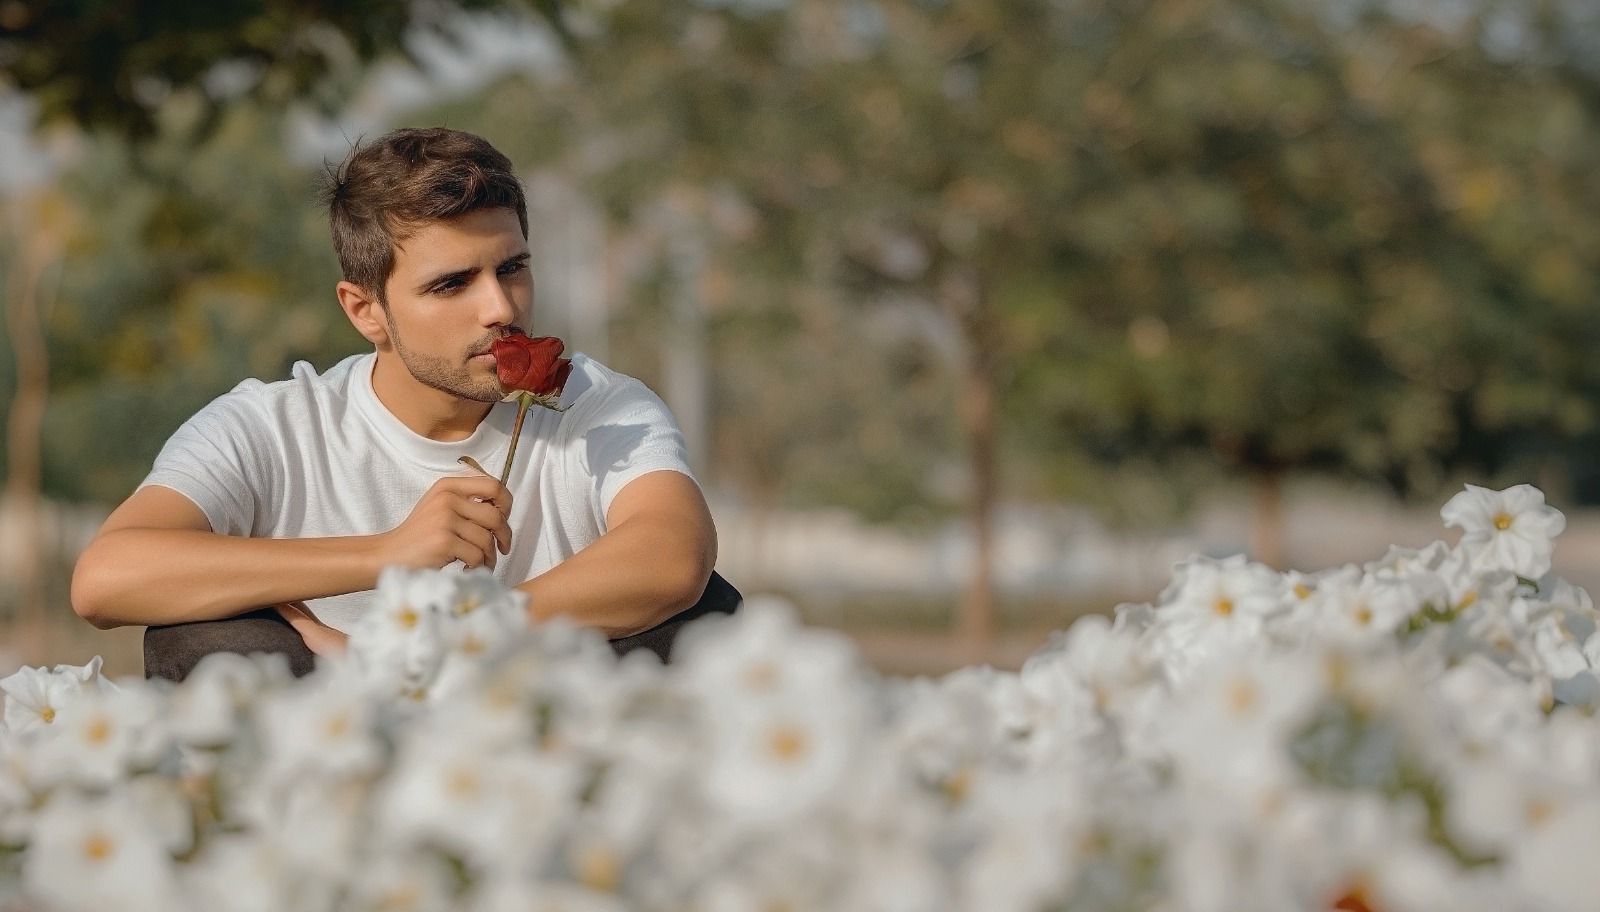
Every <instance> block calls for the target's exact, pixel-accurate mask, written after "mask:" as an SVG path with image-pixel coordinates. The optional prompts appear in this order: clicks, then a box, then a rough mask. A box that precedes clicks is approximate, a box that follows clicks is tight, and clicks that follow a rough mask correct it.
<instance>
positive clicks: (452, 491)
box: [376, 475, 511, 569]
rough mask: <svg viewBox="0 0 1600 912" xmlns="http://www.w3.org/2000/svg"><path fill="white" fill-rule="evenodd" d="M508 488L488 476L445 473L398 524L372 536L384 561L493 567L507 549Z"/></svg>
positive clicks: (424, 565)
mask: <svg viewBox="0 0 1600 912" xmlns="http://www.w3.org/2000/svg"><path fill="white" fill-rule="evenodd" d="M510 515H511V492H510V491H508V490H506V487H505V485H502V484H501V483H500V482H499V480H498V479H495V478H490V477H488V476H486V475H448V476H446V477H444V478H441V479H439V480H438V481H436V482H434V483H433V487H431V488H429V489H428V490H427V493H425V494H423V495H422V499H421V500H419V501H417V505H416V506H415V507H412V508H411V515H410V516H407V517H406V518H405V520H404V521H403V522H401V523H400V525H398V526H395V527H394V528H393V529H390V530H389V531H388V532H385V533H383V534H381V535H378V536H377V537H376V539H377V545H378V549H379V552H380V553H381V555H382V556H383V563H385V564H403V565H404V566H407V567H414V568H422V569H437V568H439V567H443V566H445V565H446V564H449V563H450V562H451V561H460V562H461V563H462V564H464V565H466V566H467V567H468V568H469V569H470V568H472V567H488V568H490V569H493V568H494V563H495V558H496V552H497V551H498V552H499V553H500V554H509V553H511V526H510V524H508V523H507V522H506V519H507V517H509V516H510Z"/></svg>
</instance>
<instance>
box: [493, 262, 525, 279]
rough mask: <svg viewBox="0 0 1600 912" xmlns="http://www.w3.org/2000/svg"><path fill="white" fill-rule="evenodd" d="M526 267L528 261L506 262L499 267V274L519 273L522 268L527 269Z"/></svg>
mask: <svg viewBox="0 0 1600 912" xmlns="http://www.w3.org/2000/svg"><path fill="white" fill-rule="evenodd" d="M527 268H528V263H527V261H526V260H517V261H516V262H514V263H507V264H505V265H504V266H501V267H500V274H501V275H516V274H517V273H519V272H521V271H522V270H524V269H527Z"/></svg>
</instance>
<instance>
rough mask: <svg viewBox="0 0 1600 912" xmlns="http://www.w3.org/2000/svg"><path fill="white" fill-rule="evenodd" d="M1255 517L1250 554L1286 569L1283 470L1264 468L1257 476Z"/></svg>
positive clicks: (1263, 561)
mask: <svg viewBox="0 0 1600 912" xmlns="http://www.w3.org/2000/svg"><path fill="white" fill-rule="evenodd" d="M1253 487H1254V493H1255V497H1254V501H1255V517H1254V520H1253V522H1252V523H1251V525H1250V554H1251V556H1252V557H1254V558H1255V559H1256V560H1258V561H1260V562H1261V563H1263V564H1266V565H1267V566H1269V567H1271V568H1272V569H1274V570H1283V569H1285V566H1284V558H1285V547H1284V540H1283V537H1284V522H1283V472H1282V471H1281V470H1278V469H1261V470H1258V471H1257V472H1256V473H1255V476H1254V479H1253Z"/></svg>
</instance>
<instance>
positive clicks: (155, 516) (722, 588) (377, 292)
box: [72, 129, 738, 678]
mask: <svg viewBox="0 0 1600 912" xmlns="http://www.w3.org/2000/svg"><path fill="white" fill-rule="evenodd" d="M324 197H325V201H326V203H327V206H328V211H329V221H330V225H331V229H332V235H333V244H334V249H335V251H336V252H337V254H338V257H339V264H340V268H341V270H342V272H343V280H342V281H340V282H339V283H338V284H337V286H336V287H335V295H336V297H337V298H338V302H339V306H340V307H341V308H342V309H343V311H344V313H345V316H346V317H348V318H349V320H350V322H351V324H352V325H354V326H355V328H356V330H357V331H358V332H360V333H361V335H362V336H363V337H364V338H366V339H367V340H368V341H369V342H371V343H372V346H373V351H372V352H371V353H367V354H362V355H353V356H351V357H349V358H346V359H345V360H343V361H341V362H339V363H338V364H337V365H335V366H333V367H332V368H331V369H329V370H328V371H327V372H326V373H324V374H321V375H320V376H319V375H318V374H317V373H316V372H315V371H314V370H313V369H312V368H311V367H310V365H307V364H304V363H301V364H297V365H295V368H294V371H293V377H292V378H291V379H289V380H284V381H279V382H275V383H262V382H260V381H257V380H247V381H245V382H243V383H241V384H240V385H239V386H238V387H236V388H235V389H234V390H233V391H232V392H229V393H227V394H226V395H224V396H221V397H220V398H218V399H216V400H215V401H213V402H212V403H211V404H210V405H208V406H207V407H206V408H205V409H203V410H202V411H201V412H199V413H198V414H196V415H195V416H194V417H193V418H191V419H190V420H189V421H188V422H187V423H185V424H184V425H183V427H181V428H180V429H179V430H178V432H177V433H176V434H174V435H173V437H172V438H171V440H169V441H168V443H167V445H166V447H165V448H164V449H163V450H162V452H161V454H160V455H159V456H158V457H157V459H156V463H155V466H154V468H153V469H152V470H151V472H150V475H149V476H148V477H147V478H146V479H145V482H144V484H143V485H141V486H140V487H139V489H138V490H136V491H135V492H134V493H133V494H132V495H131V496H130V497H129V498H128V499H127V501H125V502H124V503H123V504H122V505H121V506H120V507H118V508H117V509H116V510H115V511H114V512H113V513H112V514H111V516H110V517H109V518H108V519H107V520H106V522H105V525H104V526H103V527H101V529H100V531H99V532H98V533H97V534H96V536H95V538H94V539H93V540H92V541H91V542H90V544H89V546H88V547H87V548H86V549H85V551H84V553H83V555H82V556H81V557H80V558H79V561H78V564H77V567H76V569H75V571H74V573H73V580H72V602H73V607H74V610H76V611H77V613H78V614H79V615H80V616H82V617H84V618H85V619H87V620H88V621H90V622H91V623H93V624H94V625H95V626H97V627H102V628H107V627H115V626H121V625H125V624H143V625H150V626H151V628H152V629H151V630H150V631H148V632H147V636H146V662H147V669H146V672H147V674H160V675H162V676H167V677H176V678H181V677H182V676H183V675H184V674H186V673H187V670H188V668H189V667H191V666H192V664H193V663H194V662H195V661H197V660H198V658H199V656H200V655H202V654H204V653H206V652H210V651H215V650H217V649H226V650H228V651H235V652H248V651H252V650H254V649H257V648H260V649H266V650H267V651H274V650H278V651H286V652H289V653H290V654H291V662H292V664H293V665H294V666H295V669H296V671H297V673H303V672H304V671H306V670H309V667H310V664H311V661H310V654H311V653H315V654H330V653H335V652H338V651H340V650H342V648H343V643H344V639H345V631H347V630H348V629H349V628H350V626H351V625H352V624H353V623H354V622H355V621H356V620H357V619H358V618H359V617H360V616H361V615H362V613H363V612H364V611H365V610H366V609H367V607H368V605H369V604H370V602H371V599H372V593H371V591H370V590H372V588H373V587H374V586H375V585H376V580H377V576H378V572H379V571H380V570H381V569H382V568H383V567H385V566H388V565H391V564H400V565H404V566H407V567H428V568H440V567H446V566H449V565H452V564H459V565H462V566H465V567H469V568H470V567H488V568H490V569H491V570H493V571H494V573H495V574H496V576H497V577H499V579H500V580H501V581H502V582H504V583H506V584H507V585H509V586H515V587H517V588H519V589H521V590H522V591H524V592H526V593H527V595H528V611H529V614H530V615H531V617H532V618H533V619H534V620H540V619H544V618H548V617H550V616H552V615H554V614H558V613H560V614H566V615H569V616H571V617H572V618H573V619H574V620H576V621H577V622H579V623H582V624H586V625H590V626H593V627H596V628H599V629H600V630H601V631H603V632H604V633H605V634H606V635H607V636H610V637H612V638H614V640H613V642H614V643H620V644H622V646H621V648H619V651H621V650H622V648H626V646H627V645H632V644H631V643H629V641H628V640H626V639H625V638H626V637H629V636H630V635H640V634H641V633H642V632H648V631H659V630H663V629H669V630H675V629H676V628H675V625H670V624H669V625H667V627H665V628H664V627H663V624H664V622H668V621H670V620H672V619H675V618H676V619H678V620H679V621H681V620H683V619H685V617H686V616H691V615H693V614H694V613H695V611H693V610H689V611H686V609H693V608H696V607H698V608H705V607H707V604H708V603H712V602H714V603H716V604H715V605H711V606H710V607H715V608H717V609H718V610H732V607H733V605H735V604H737V599H738V595H737V593H736V592H733V591H732V589H731V587H727V586H726V584H725V583H722V582H721V581H720V577H715V576H714V574H713V573H712V567H713V565H714V563H715V560H716V532H715V529H714V528H713V526H712V522H711V516H710V513H709V511H708V510H707V508H706V503H705V499H704V497H703V496H702V494H701V491H700V489H699V487H698V486H697V484H696V483H695V481H694V479H693V478H692V476H691V475H690V473H689V470H688V466H687V461H686V458H685V452H684V442H683V437H682V434H681V433H680V432H679V430H678V428H677V426H676V425H675V423H674V422H673V419H672V416H671V415H670V414H669V413H668V412H667V410H666V408H665V406H663V405H662V403H661V401H660V400H659V399H658V398H657V397H656V396H655V395H654V394H653V393H651V392H650V391H649V390H648V389H647V388H645V386H644V385H643V384H641V383H640V382H639V381H637V380H634V379H632V378H630V377H626V376H623V375H622V374H618V373H616V372H615V371H612V370H610V369H608V368H606V367H604V366H603V365H601V364H599V363H597V362H595V361H593V360H591V359H588V358H585V357H584V356H582V355H581V354H579V355H574V357H573V370H572V374H571V376H570V377H569V379H568V381H567V383H566V387H565V390H564V391H563V394H562V396H561V404H562V405H563V406H565V407H566V411H564V412H557V411H553V410H546V409H541V408H534V409H532V410H531V411H530V412H529V414H528V417H527V420H526V424H525V425H524V427H523V430H522V436H521V441H520V443H519V445H518V447H517V451H516V460H515V462H514V463H513V465H512V466H511V474H510V477H509V479H508V483H507V484H506V485H502V484H500V482H499V481H498V480H497V479H495V478H491V477H488V476H486V475H483V474H480V473H477V472H474V471H471V470H468V469H465V468H464V467H463V466H462V464H461V463H460V462H458V457H460V456H471V457H473V458H474V459H476V460H477V461H478V462H479V463H480V464H482V465H486V466H495V467H498V466H500V465H501V464H502V462H503V460H504V458H505V454H506V450H507V447H508V445H509V441H510V436H511V426H512V422H513V418H514V416H515V411H516V406H515V405H514V404H513V403H507V402H501V401H500V400H501V396H502V391H501V388H500V386H499V383H498V381H497V379H496V374H495V359H494V356H493V355H492V354H491V353H490V345H491V343H492V342H493V341H494V340H496V339H497V338H500V337H502V336H505V335H507V334H509V333H512V332H519V331H521V327H526V326H528V325H529V323H528V321H529V319H530V317H531V311H532V307H533V297H534V289H533V281H532V277H531V276H530V274H529V270H528V258H529V250H528V221H527V204H526V201H525V199H524V196H523V191H522V186H521V184H520V183H519V182H518V181H517V179H516V177H515V175H514V174H513V173H512V169H511V163H510V161H509V160H508V159H506V157H505V156H504V155H502V154H501V153H500V152H498V151H497V150H495V149H494V148H493V147H492V146H490V145H489V144H488V143H487V142H485V141H484V140H483V139H481V138H479V137H477V136H474V135H472V134H469V133H463V132H459V131H453V130H446V129H403V130H397V131H395V132H393V133H390V134H388V135H386V136H384V137H382V138H381V139H379V140H377V141H375V142H373V143H371V144H368V145H365V146H363V147H360V148H357V149H355V150H353V151H352V153H351V155H350V156H349V158H348V159H346V161H345V163H344V164H343V165H342V166H341V167H340V168H339V169H338V171H336V172H334V173H332V174H330V175H329V178H328V181H327V186H326V188H325V193H324ZM708 579H709V580H711V581H712V582H713V583H716V584H718V585H714V586H712V587H711V588H710V589H708ZM703 595H704V596H705V599H703V600H702V601H701V603H699V604H698V605H697V599H702V596H703ZM263 606H271V607H270V608H263ZM230 618H233V619H235V620H223V619H230ZM218 621H222V623H221V624H218V623H216V622H218ZM284 622H287V626H286V625H285V623H284ZM290 631H292V632H293V633H295V634H298V636H297V637H296V636H293V635H289V636H288V637H287V642H285V639H284V637H285V635H287V634H289V632H290ZM645 635H646V637H647V638H648V634H645ZM616 638H624V639H616ZM302 641H303V645H302ZM645 645H649V646H651V648H654V649H656V650H657V651H658V652H659V653H661V654H662V655H663V657H665V656H666V647H668V646H670V634H669V635H668V637H667V638H666V640H665V641H662V640H661V638H660V637H659V636H658V637H657V638H656V640H655V641H651V642H645ZM152 666H154V667H152Z"/></svg>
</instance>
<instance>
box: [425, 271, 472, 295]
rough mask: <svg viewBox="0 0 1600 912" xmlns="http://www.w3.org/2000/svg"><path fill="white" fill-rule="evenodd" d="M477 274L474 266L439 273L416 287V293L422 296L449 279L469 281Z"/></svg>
mask: <svg viewBox="0 0 1600 912" xmlns="http://www.w3.org/2000/svg"><path fill="white" fill-rule="evenodd" d="M477 274H478V267H476V266H468V267H467V268H466V269H457V270H454V271H452V272H444V273H440V274H439V275H436V276H434V277H433V278H431V279H428V280H427V281H425V282H423V283H422V284H421V285H418V286H417V291H416V293H417V294H424V293H426V292H427V291H428V289H430V288H434V287H436V286H439V285H443V284H444V283H446V282H448V281H450V280H451V279H470V278H472V277H473V276H475V275H477Z"/></svg>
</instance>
